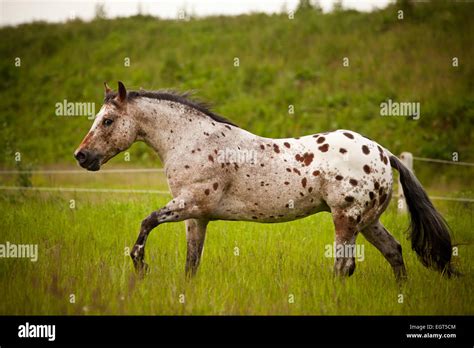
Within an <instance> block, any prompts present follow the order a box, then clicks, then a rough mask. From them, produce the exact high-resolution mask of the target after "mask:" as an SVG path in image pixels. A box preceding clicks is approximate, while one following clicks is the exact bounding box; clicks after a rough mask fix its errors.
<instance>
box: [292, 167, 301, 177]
mask: <svg viewBox="0 0 474 348" xmlns="http://www.w3.org/2000/svg"><path fill="white" fill-rule="evenodd" d="M293 171H294V172H295V173H296V174H298V175H301V172H300V171H299V170H298V169H296V168H293Z"/></svg>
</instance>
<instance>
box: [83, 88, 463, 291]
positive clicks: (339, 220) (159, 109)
mask: <svg viewBox="0 0 474 348" xmlns="http://www.w3.org/2000/svg"><path fill="white" fill-rule="evenodd" d="M104 86H105V98H104V104H103V105H102V107H101V109H100V111H99V112H98V113H97V115H96V117H95V120H94V122H93V124H92V127H91V128H90V130H89V132H88V133H87V135H86V136H85V138H84V139H83V140H82V142H81V143H80V145H79V147H78V148H77V149H76V151H75V152H74V157H75V159H76V160H77V162H78V163H79V165H80V166H81V167H83V168H85V169H87V170H89V171H97V170H99V169H100V168H101V166H102V165H104V164H105V163H107V161H108V160H110V159H111V158H112V157H114V156H115V155H117V154H118V153H120V152H122V151H125V150H127V149H128V148H129V147H130V146H131V145H132V144H133V143H134V142H136V141H142V142H145V143H146V144H147V145H149V146H150V147H151V148H153V150H154V151H155V152H156V153H157V154H158V156H159V157H160V159H161V161H162V163H163V166H164V171H165V174H166V179H167V182H168V186H169V189H170V192H171V194H172V197H173V198H172V199H171V201H169V202H168V203H167V204H166V205H165V206H164V207H162V208H161V209H158V210H155V211H153V212H152V213H151V214H150V215H149V216H148V217H146V218H145V219H144V220H143V221H142V222H141V226H140V231H139V234H138V238H137V241H136V243H135V245H134V246H133V249H132V251H131V253H130V256H131V258H132V260H133V265H134V267H135V270H136V272H137V273H138V274H140V275H144V274H145V273H146V272H147V271H148V270H149V267H148V265H147V264H146V263H145V261H144V256H145V244H146V241H147V238H148V236H149V234H150V232H151V231H152V230H153V229H154V228H155V227H157V226H158V225H160V224H163V223H168V222H178V221H185V226H186V241H187V255H186V265H185V274H186V276H193V275H195V274H196V271H197V269H198V266H199V263H200V260H201V256H202V251H203V245H204V240H205V235H206V228H207V225H208V223H209V222H210V221H215V220H233V221H254V222H259V223H279V222H287V221H292V220H296V219H300V218H304V217H307V216H309V215H312V214H316V213H319V212H330V213H331V214H332V219H333V222H334V227H335V244H334V245H335V247H342V248H344V249H343V250H349V251H350V249H351V248H355V243H356V238H357V236H358V234H359V232H360V233H361V234H363V235H364V237H365V238H366V239H367V240H368V241H369V242H370V243H371V244H373V245H374V246H375V248H377V249H378V250H379V251H380V252H381V253H382V255H383V256H384V257H385V259H386V260H387V261H388V263H389V264H390V266H391V267H392V269H393V272H394V275H395V278H396V280H397V281H400V282H401V281H403V280H405V279H406V278H407V272H406V269H405V265H404V261H403V256H402V248H401V245H400V243H399V242H398V241H397V240H396V239H395V238H394V237H393V236H392V235H391V234H390V232H389V231H388V230H387V229H386V228H385V227H384V226H383V225H382V223H381V222H380V216H381V214H382V213H383V212H384V211H385V210H386V209H387V206H388V204H389V202H390V199H391V195H392V185H393V175H392V168H393V169H395V170H397V171H398V172H399V177H400V182H401V185H402V188H403V191H404V194H405V199H406V203H407V207H408V211H409V214H410V227H409V230H410V232H409V238H410V239H411V246H412V249H414V251H415V252H416V253H417V254H418V256H419V259H420V261H421V262H422V264H423V265H424V266H426V267H429V268H432V269H435V270H437V271H439V272H441V273H442V274H444V275H447V276H450V275H453V274H455V270H454V268H453V267H452V263H451V257H452V244H451V236H450V229H449V226H448V225H447V223H446V221H445V220H444V219H443V217H442V216H441V214H440V213H439V212H438V211H437V210H436V209H435V207H434V206H433V204H432V202H431V201H430V199H429V197H428V195H427V194H426V192H425V190H424V189H423V187H422V185H421V184H420V182H419V181H418V179H417V178H416V177H415V175H414V174H413V173H412V172H411V171H410V170H409V169H408V168H407V167H405V166H404V165H403V164H402V163H401V162H400V160H399V159H398V158H397V157H396V156H394V155H393V154H392V153H391V152H390V151H389V150H387V149H386V148H384V147H382V146H381V145H379V144H378V143H376V142H375V141H373V140H370V139H368V138H366V137H364V136H362V135H361V134H358V133H356V132H354V131H351V130H335V131H330V132H324V133H317V134H311V135H307V136H302V137H297V138H286V139H273V138H265V137H261V136H258V135H255V134H252V133H250V132H248V131H246V130H244V129H242V128H240V127H238V126H237V125H235V124H234V123H232V122H231V121H229V120H227V119H226V118H224V117H222V116H220V115H218V114H216V113H214V112H213V111H211V110H210V108H209V107H208V106H207V105H206V104H204V103H202V102H200V101H197V100H196V99H195V98H194V99H193V98H191V97H190V95H189V93H177V92H174V91H162V90H159V91H148V90H143V89H140V90H139V91H127V89H126V88H125V86H124V84H123V83H122V82H120V81H119V82H118V91H117V92H115V91H113V90H112V89H111V88H110V87H109V86H108V85H107V83H104ZM355 266H356V264H355V257H354V255H353V254H351V253H337V255H336V257H335V262H334V274H335V275H336V276H340V277H345V276H350V275H352V274H353V273H354V270H355Z"/></svg>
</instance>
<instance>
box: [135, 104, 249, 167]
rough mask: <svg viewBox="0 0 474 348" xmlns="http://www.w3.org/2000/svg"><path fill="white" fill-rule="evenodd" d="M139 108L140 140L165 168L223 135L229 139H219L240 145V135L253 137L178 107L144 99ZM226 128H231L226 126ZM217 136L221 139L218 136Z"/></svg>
mask: <svg viewBox="0 0 474 348" xmlns="http://www.w3.org/2000/svg"><path fill="white" fill-rule="evenodd" d="M137 106H138V112H137V116H136V117H138V118H139V130H140V131H139V140H143V141H144V142H145V143H147V144H148V145H149V146H151V147H152V148H153V149H154V150H155V152H156V153H157V154H158V156H159V157H160V159H161V160H162V162H163V163H164V165H166V162H167V160H168V159H169V158H171V157H173V158H174V157H175V156H174V155H176V154H180V156H179V157H181V156H183V155H184V154H185V153H187V152H186V148H188V149H189V148H191V147H192V146H193V144H197V146H198V147H199V146H200V144H202V146H205V145H206V144H207V143H208V142H209V139H215V138H216V137H221V133H223V132H225V133H227V138H226V139H225V140H224V137H221V138H220V139H222V140H223V141H225V142H229V141H230V142H231V141H233V140H235V141H237V140H238V139H237V138H239V137H240V135H239V134H240V133H241V132H244V133H246V135H247V136H249V135H251V133H249V132H246V131H244V130H242V129H240V128H237V127H234V126H231V128H232V131H231V130H229V129H228V128H226V125H225V124H223V123H220V122H218V121H214V120H213V119H212V118H210V117H208V116H206V115H203V114H200V112H199V111H197V110H196V111H194V110H192V109H191V110H190V109H189V108H188V107H185V106H183V105H181V104H179V103H175V102H170V101H164V100H153V99H143V100H140V101H139V103H138V104H137ZM227 127H230V126H228V125H227ZM217 132H218V135H217V134H215V133H217ZM234 138H235V139H234Z"/></svg>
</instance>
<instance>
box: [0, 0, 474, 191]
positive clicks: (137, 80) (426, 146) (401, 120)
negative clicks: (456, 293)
mask: <svg viewBox="0 0 474 348" xmlns="http://www.w3.org/2000/svg"><path fill="white" fill-rule="evenodd" d="M1 5H2V6H1V9H2V14H1V25H2V28H1V29H0V35H1V37H2V40H1V42H0V56H1V61H0V77H1V78H0V90H1V92H0V93H1V98H0V112H1V115H0V117H1V121H0V122H1V128H0V151H1V152H0V154H1V156H0V166H2V167H3V168H4V169H9V168H20V169H39V168H57V167H59V168H63V167H67V168H69V167H72V168H76V164H75V161H74V159H73V157H72V153H73V151H74V149H75V148H76V146H77V145H78V144H79V143H80V141H81V140H82V138H83V137H84V136H85V134H86V133H87V131H88V129H89V128H90V125H91V123H92V121H91V120H90V119H88V118H87V117H86V116H85V115H83V116H82V117H58V116H56V114H55V112H56V104H57V103H63V101H65V100H67V101H68V102H74V103H75V102H87V103H95V110H96V112H97V111H98V110H99V108H100V106H101V104H102V99H103V85H102V84H103V82H104V81H108V82H109V84H110V85H111V86H112V87H113V88H116V81H117V80H121V81H123V82H124V83H125V85H126V86H127V87H128V88H129V89H138V88H140V87H143V88H145V89H161V88H172V89H176V90H179V91H185V90H194V91H196V97H198V98H199V99H201V100H205V101H208V102H210V103H211V104H212V105H213V109H214V111H215V112H217V113H219V114H221V115H223V116H225V117H227V118H229V119H231V120H232V121H234V122H235V123H236V124H238V125H239V126H241V127H242V128H245V129H247V130H249V131H251V132H253V133H256V134H259V135H262V136H267V137H280V138H281V137H296V136H301V135H305V134H311V133H316V132H321V131H327V130H334V129H338V128H347V129H351V130H354V131H356V132H360V133H362V134H364V135H366V136H367V137H369V138H371V139H374V140H376V141H377V142H379V143H381V144H382V145H384V146H385V147H387V148H388V149H390V150H391V151H392V152H393V153H395V154H399V153H401V152H402V151H409V152H412V153H413V155H414V156H419V157H428V158H434V159H441V160H447V161H451V160H452V158H453V154H456V155H457V159H458V161H466V162H474V153H473V151H472V144H471V139H472V135H473V134H472V133H473V127H472V126H473V123H474V95H473V93H472V91H473V83H474V74H473V72H474V68H473V63H472V57H473V53H474V52H473V50H474V45H473V33H474V21H472V15H473V14H474V3H472V2H446V1H432V2H431V1H427V2H422V3H417V2H411V1H398V2H395V1H391V2H390V1H368V0H366V1H319V2H318V1H310V0H301V1H262V2H255V1H253V2H251V1H226V2H216V1H178V2H172V1H160V2H152V1H119V2H115V1H101V2H99V1H62V2H59V1H11V0H8V1H5V0H3V1H2V2H1ZM400 11H402V14H401V15H400ZM346 58H347V59H348V62H349V65H348V66H344V64H343V62H344V59H346ZM236 59H238V66H236V64H235V63H236ZM454 59H456V62H457V64H454V63H453V62H454ZM18 63H19V64H18ZM388 99H391V100H392V101H399V102H418V103H420V108H421V115H420V118H419V119H418V120H414V119H412V118H410V117H382V116H381V115H380V104H381V103H382V102H384V101H387V100H388ZM290 105H291V106H292V108H293V110H294V113H289V107H290ZM18 153H20V154H21V162H18V161H15V159H16V158H15V154H17V155H18ZM114 165H116V166H121V167H124V166H125V167H128V166H135V167H157V166H159V165H160V163H159V160H158V158H157V156H156V155H155V154H154V153H153V152H152V151H151V149H148V148H147V147H146V146H145V145H144V144H135V145H134V146H133V147H132V148H131V149H130V161H125V160H124V157H123V156H121V155H119V156H117V157H116V158H115V159H113V160H112V161H111V162H110V165H109V167H110V168H113V167H114ZM415 170H416V171H417V174H418V175H419V176H421V180H422V182H424V183H425V184H427V185H431V186H432V187H434V188H435V189H438V188H441V187H442V188H443V190H444V191H450V190H453V189H455V190H457V191H459V190H461V191H466V190H468V191H469V190H470V189H471V184H472V181H471V180H472V179H471V178H472V167H461V166H456V165H445V164H438V163H430V162H417V163H416V164H415ZM434 173H436V175H433V174H434ZM25 180H27V179H25Z"/></svg>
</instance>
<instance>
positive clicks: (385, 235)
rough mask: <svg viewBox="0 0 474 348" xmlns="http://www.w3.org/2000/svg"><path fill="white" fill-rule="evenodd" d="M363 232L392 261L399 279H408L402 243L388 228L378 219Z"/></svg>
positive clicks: (391, 264) (391, 263)
mask: <svg viewBox="0 0 474 348" xmlns="http://www.w3.org/2000/svg"><path fill="white" fill-rule="evenodd" d="M362 234H363V235H364V237H365V239H367V240H368V241H369V242H370V243H371V244H373V245H374V246H375V247H376V248H377V249H379V251H380V252H381V253H382V255H383V256H384V257H385V258H386V259H387V261H388V262H389V263H390V266H392V268H393V272H394V273H395V278H396V279H397V281H399V282H400V281H402V280H404V279H406V277H407V272H406V269H405V264H404V263H403V256H402V246H401V245H400V243H399V242H398V241H397V240H396V239H395V238H394V237H393V236H392V235H391V234H390V233H389V232H388V231H387V229H386V228H385V227H384V226H383V225H382V224H381V223H380V221H377V222H376V223H374V224H372V225H370V226H368V227H366V228H365V229H364V230H363V231H362Z"/></svg>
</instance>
